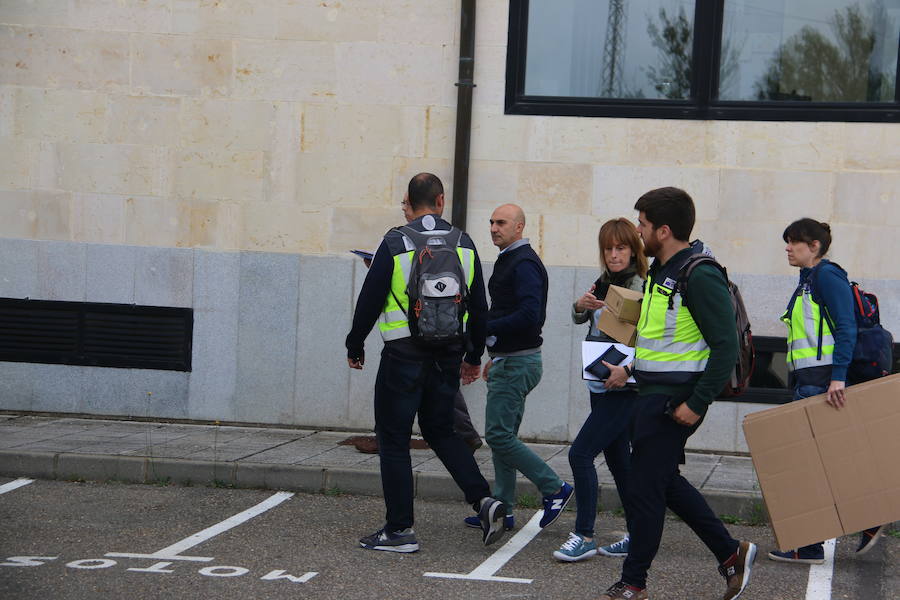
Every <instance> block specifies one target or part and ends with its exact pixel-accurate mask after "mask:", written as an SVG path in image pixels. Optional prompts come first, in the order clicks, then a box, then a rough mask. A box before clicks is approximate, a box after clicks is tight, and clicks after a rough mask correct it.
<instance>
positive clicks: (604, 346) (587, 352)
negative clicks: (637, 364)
mask: <svg viewBox="0 0 900 600" xmlns="http://www.w3.org/2000/svg"><path fill="white" fill-rule="evenodd" d="M610 346H615V347H616V350H618V351H619V352H621V353H622V354H624V355H626V356H627V358H626V359H625V360H623V361H622V363H621V364H620V365H619V366H621V367H624V366H625V365H630V364H631V363H632V362H634V348H632V347H630V346H626V345H625V344H613V343H611V342H587V341H585V342H581V378H582V379H587V380H589V381H600V380H599V379H597V377H596V376H594V375H593V374H592V373H588V372H587V371H585V370H584V368H585V367H586V366H588V365H589V364H591V363H592V362H594V361H595V360H597V358H599V357H600V355H601V354H603V353H604V352H606V351H607V350H608V349H609V347H610ZM628 383H637V382H636V381H635V380H634V377H629V378H628Z"/></svg>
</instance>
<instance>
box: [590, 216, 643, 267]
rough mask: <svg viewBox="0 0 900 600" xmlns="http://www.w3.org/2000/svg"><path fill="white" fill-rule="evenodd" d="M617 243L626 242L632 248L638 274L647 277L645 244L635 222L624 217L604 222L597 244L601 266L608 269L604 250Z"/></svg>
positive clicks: (632, 257)
mask: <svg viewBox="0 0 900 600" xmlns="http://www.w3.org/2000/svg"><path fill="white" fill-rule="evenodd" d="M616 244H624V245H626V246H628V247H629V248H631V259H632V260H633V261H634V268H635V270H636V271H637V274H638V275H639V276H640V277H641V278H642V279H645V278H646V277H647V257H646V256H645V255H644V245H643V244H642V243H641V236H640V235H638V232H637V228H635V226H634V223H632V222H631V221H629V220H628V219H626V218H624V217H619V218H618V219H611V220H609V221H607V222H606V223H604V224H603V226H602V227H601V228H600V233H599V234H598V235H597V245H598V246H599V247H600V266H601V267H603V270H604V271H608V270H609V268H608V267H607V266H606V260H605V259H604V258H603V250H604V249H606V248H612V247H613V246H615V245H616Z"/></svg>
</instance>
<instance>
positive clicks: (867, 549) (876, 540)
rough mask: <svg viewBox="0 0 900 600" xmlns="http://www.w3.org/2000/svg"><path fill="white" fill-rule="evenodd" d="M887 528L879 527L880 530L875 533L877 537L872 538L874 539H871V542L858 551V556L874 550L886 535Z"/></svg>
mask: <svg viewBox="0 0 900 600" xmlns="http://www.w3.org/2000/svg"><path fill="white" fill-rule="evenodd" d="M885 527H887V526H886V525H882V526H881V527H879V528H878V531H876V532H875V535H873V536H872V539H870V540H869V541H868V542H867V543H866V545H865V546H863V547H862V548H860V549H859V550H857V551H856V554H857V555H860V554H865V553H866V552H868V551H869V550H871V549H872V548H874V547H875V544H877V543H878V540H879V539H880V538H881V536H882V535H884V529H885Z"/></svg>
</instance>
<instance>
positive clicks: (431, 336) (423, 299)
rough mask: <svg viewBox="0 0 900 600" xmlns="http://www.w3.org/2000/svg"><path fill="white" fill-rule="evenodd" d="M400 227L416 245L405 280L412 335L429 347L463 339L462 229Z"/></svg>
mask: <svg viewBox="0 0 900 600" xmlns="http://www.w3.org/2000/svg"><path fill="white" fill-rule="evenodd" d="M397 229H398V230H399V231H400V232H401V233H402V234H403V235H405V236H406V237H408V238H409V239H410V240H411V241H412V243H413V244H414V245H415V247H416V248H415V252H414V254H413V260H412V267H411V268H410V271H409V280H408V281H407V282H406V294H407V296H408V297H409V311H408V312H407V314H406V317H407V320H408V321H409V331H410V334H411V335H412V338H413V339H414V340H416V341H418V342H420V343H422V344H425V345H429V346H442V345H447V344H451V343H455V342H460V341H463V339H464V336H465V323H464V320H463V319H464V316H465V314H466V310H467V307H468V304H469V287H468V282H467V281H466V275H465V270H464V269H463V266H462V262H461V261H460V258H459V253H458V252H457V248H458V247H459V241H460V238H461V237H462V231H461V230H460V229H458V228H456V227H452V228H450V229H449V230H442V229H436V230H432V231H427V232H420V231H416V230H415V229H412V228H411V227H407V226H405V225H404V226H403V227H398V228H397ZM395 299H396V298H395ZM397 304H400V302H399V301H398V302H397Z"/></svg>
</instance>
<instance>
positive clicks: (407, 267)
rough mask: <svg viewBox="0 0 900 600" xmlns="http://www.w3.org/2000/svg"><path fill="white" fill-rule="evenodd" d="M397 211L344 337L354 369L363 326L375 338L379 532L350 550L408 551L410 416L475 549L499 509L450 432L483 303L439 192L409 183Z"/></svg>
mask: <svg viewBox="0 0 900 600" xmlns="http://www.w3.org/2000/svg"><path fill="white" fill-rule="evenodd" d="M404 202H407V203H408V204H409V210H410V211H411V215H410V216H411V217H412V220H410V221H409V223H408V224H407V225H405V226H401V227H395V228H393V229H391V230H390V231H388V232H387V233H386V234H385V236H384V239H383V240H382V242H381V244H380V245H379V246H378V250H377V251H376V252H375V255H374V257H373V258H372V265H371V267H370V268H369V271H368V272H367V273H366V279H365V281H364V282H363V286H362V289H361V290H360V293H359V298H358V299H357V304H356V310H355V312H354V315H353V325H352V328H351V330H350V333H349V334H348V335H347V339H346V347H347V363H348V365H349V366H350V368H353V369H362V368H363V365H364V364H365V352H364V343H365V338H366V336H367V335H368V333H369V331H371V329H372V327H373V326H374V325H375V323H376V321H377V322H378V329H379V331H380V333H381V336H382V338H383V339H384V349H383V351H382V353H381V361H380V363H379V366H378V375H377V378H376V381H375V434H376V437H377V439H378V454H379V458H380V464H381V484H382V490H383V492H384V501H385V506H386V515H385V524H384V526H383V527H382V528H381V529H379V530H378V531H376V532H375V533H373V534H371V535H368V536H366V537H363V538H362V539H360V541H359V543H360V545H361V546H362V547H363V548H366V549H369V550H384V551H389V552H415V551H417V550H418V549H419V544H418V540H417V539H416V536H415V532H414V531H413V522H414V517H413V494H414V489H413V475H412V466H411V461H410V455H409V441H410V437H411V435H412V426H413V420H414V419H415V417H416V416H417V415H418V419H419V428H420V429H421V431H422V437H423V438H425V441H426V442H428V445H429V446H430V447H431V448H432V450H434V452H435V454H436V455H437V456H438V458H439V459H440V460H441V462H442V463H443V464H444V466H445V467H446V469H447V471H449V472H450V475H451V476H452V477H453V480H454V481H455V482H456V484H457V485H458V486H459V487H460V489H461V490H462V491H463V493H464V494H465V498H466V501H467V502H468V503H470V504H471V505H472V507H473V508H474V509H475V510H476V511H477V512H478V521H479V525H480V527H481V530H482V541H483V543H484V544H485V545H488V544H492V543H493V542H495V541H497V540H499V539H500V538H501V537H502V536H503V533H504V528H503V517H504V515H505V509H504V507H503V503H502V502H500V501H499V500H497V499H495V498H493V497H492V496H491V490H490V486H489V485H488V482H487V480H485V478H484V476H483V475H482V474H481V471H480V470H479V468H478V464H477V463H476V462H475V458H474V457H473V455H472V452H471V451H470V450H469V448H468V446H467V445H466V443H465V442H464V441H463V439H462V438H461V437H460V436H459V435H458V434H456V433H455V432H454V430H453V401H454V396H455V395H456V393H457V391H458V390H459V384H460V379H462V381H463V383H471V382H472V381H474V380H475V379H476V378H477V377H478V375H479V373H480V363H481V354H482V352H483V351H484V340H485V316H486V313H487V300H486V297H485V289H484V279H483V277H482V274H481V262H480V261H479V259H478V253H477V252H476V250H475V245H474V244H473V242H472V240H471V239H470V238H469V236H468V235H466V234H465V233H463V232H462V231H460V230H459V229H457V228H455V227H452V226H451V225H450V223H448V222H447V221H444V220H443V219H441V214H442V213H443V209H444V189H443V185H442V184H441V181H440V179H438V178H437V177H436V176H435V175H432V174H430V173H420V174H418V175H416V176H415V177H413V178H412V179H411V180H410V182H409V186H408V191H407V194H406V197H405V199H404Z"/></svg>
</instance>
